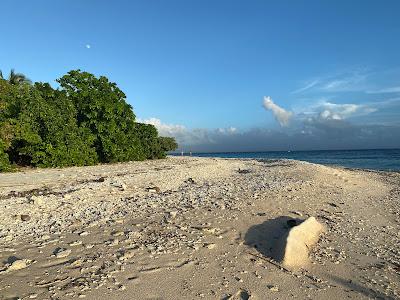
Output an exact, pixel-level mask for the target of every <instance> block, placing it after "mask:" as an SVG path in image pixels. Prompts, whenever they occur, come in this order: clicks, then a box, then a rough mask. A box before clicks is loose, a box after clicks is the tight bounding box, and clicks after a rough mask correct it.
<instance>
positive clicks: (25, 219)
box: [20, 215, 31, 222]
mask: <svg viewBox="0 0 400 300" xmlns="http://www.w3.org/2000/svg"><path fill="white" fill-rule="evenodd" d="M20 218H21V221H24V222H26V221H29V220H30V219H31V217H30V216H29V215H20Z"/></svg>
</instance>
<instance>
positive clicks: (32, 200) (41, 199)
mask: <svg viewBox="0 0 400 300" xmlns="http://www.w3.org/2000/svg"><path fill="white" fill-rule="evenodd" d="M45 202H46V201H45V199H44V197H43V196H35V195H33V196H31V198H30V203H32V204H35V205H39V206H43V205H45Z"/></svg>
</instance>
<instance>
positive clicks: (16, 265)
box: [7, 259, 28, 271]
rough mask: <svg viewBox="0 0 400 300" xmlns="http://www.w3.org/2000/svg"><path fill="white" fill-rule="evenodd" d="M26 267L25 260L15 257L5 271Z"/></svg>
mask: <svg viewBox="0 0 400 300" xmlns="http://www.w3.org/2000/svg"><path fill="white" fill-rule="evenodd" d="M26 267H28V264H27V260H25V259H17V260H15V261H14V262H13V263H12V264H11V265H10V266H9V267H8V268H7V271H17V270H21V269H25V268H26Z"/></svg>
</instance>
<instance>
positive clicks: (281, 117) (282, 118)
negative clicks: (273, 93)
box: [263, 96, 293, 126]
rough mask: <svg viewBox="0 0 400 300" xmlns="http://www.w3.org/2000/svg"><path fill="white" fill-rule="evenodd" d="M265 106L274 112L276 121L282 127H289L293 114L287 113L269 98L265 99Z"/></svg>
mask: <svg viewBox="0 0 400 300" xmlns="http://www.w3.org/2000/svg"><path fill="white" fill-rule="evenodd" d="M263 106H264V108H265V109H266V110H270V111H271V112H272V114H273V115H274V117H275V119H276V120H277V121H278V122H279V124H280V125H281V126H288V125H289V121H290V118H291V116H292V114H293V113H292V112H290V111H286V110H285V109H283V108H282V107H280V106H278V105H277V104H275V103H274V101H272V99H271V97H269V96H266V97H264V103H263Z"/></svg>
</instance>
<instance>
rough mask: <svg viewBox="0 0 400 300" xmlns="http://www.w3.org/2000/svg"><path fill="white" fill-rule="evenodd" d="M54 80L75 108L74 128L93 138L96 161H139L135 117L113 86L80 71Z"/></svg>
mask: <svg viewBox="0 0 400 300" xmlns="http://www.w3.org/2000/svg"><path fill="white" fill-rule="evenodd" d="M57 81H58V82H59V83H60V85H61V88H62V89H63V90H64V91H65V92H66V93H67V96H68V98H69V99H71V100H72V101H73V103H74V105H75V107H76V109H77V120H78V125H79V126H82V127H85V128H88V129H89V130H90V131H91V132H92V134H93V135H94V145H95V147H96V151H97V154H98V155H99V158H100V161H102V162H116V161H127V160H140V159H143V155H142V153H141V149H140V141H139V139H138V137H137V136H136V135H135V115H134V113H133V111H132V107H131V106H130V105H129V104H128V103H126V100H125V98H126V96H125V94H124V93H123V92H122V91H121V90H120V89H119V88H118V87H117V85H116V84H115V83H112V82H110V81H108V79H107V78H106V77H104V76H101V77H100V78H96V77H95V76H94V75H93V74H90V73H87V72H81V71H80V70H75V71H70V72H69V73H68V74H67V75H65V76H63V77H62V78H60V79H58V80H57Z"/></svg>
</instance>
